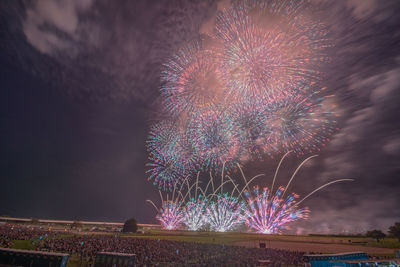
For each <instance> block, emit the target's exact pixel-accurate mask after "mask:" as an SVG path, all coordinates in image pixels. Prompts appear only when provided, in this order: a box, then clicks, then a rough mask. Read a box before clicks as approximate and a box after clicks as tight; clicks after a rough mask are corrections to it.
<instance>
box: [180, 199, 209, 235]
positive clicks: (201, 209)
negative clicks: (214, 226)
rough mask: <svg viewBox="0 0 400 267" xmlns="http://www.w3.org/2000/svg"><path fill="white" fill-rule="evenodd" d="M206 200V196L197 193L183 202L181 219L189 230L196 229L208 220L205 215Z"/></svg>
mask: <svg viewBox="0 0 400 267" xmlns="http://www.w3.org/2000/svg"><path fill="white" fill-rule="evenodd" d="M207 202H208V200H207V198H205V197H203V196H202V195H199V197H198V198H197V197H196V198H192V199H191V200H190V201H189V202H187V203H186V204H185V206H184V208H183V211H182V212H183V219H182V221H183V223H184V224H185V225H186V226H187V227H188V229H189V230H190V231H198V230H200V229H201V228H202V227H203V226H204V225H205V224H206V223H207V222H208V220H207V217H206V216H205V210H206V205H207Z"/></svg>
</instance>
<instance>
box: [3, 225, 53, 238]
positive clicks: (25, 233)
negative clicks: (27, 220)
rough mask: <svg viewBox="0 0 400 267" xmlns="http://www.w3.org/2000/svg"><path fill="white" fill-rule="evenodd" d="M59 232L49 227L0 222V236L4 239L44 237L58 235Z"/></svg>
mask: <svg viewBox="0 0 400 267" xmlns="http://www.w3.org/2000/svg"><path fill="white" fill-rule="evenodd" d="M57 234H58V232H56V231H52V230H50V229H49V228H48V227H46V228H44V227H41V226H32V225H22V224H0V237H1V238H2V239H3V240H9V241H11V240H31V239H33V238H39V239H40V238H44V237H53V236H56V235H57Z"/></svg>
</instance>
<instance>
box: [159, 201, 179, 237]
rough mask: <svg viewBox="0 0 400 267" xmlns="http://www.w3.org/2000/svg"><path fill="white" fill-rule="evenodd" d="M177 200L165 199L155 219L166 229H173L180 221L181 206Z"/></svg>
mask: <svg viewBox="0 0 400 267" xmlns="http://www.w3.org/2000/svg"><path fill="white" fill-rule="evenodd" d="M181 204H182V203H180V202H178V201H172V200H170V201H165V202H164V203H163V204H162V207H161V209H160V211H159V213H158V214H157V216H156V219H157V220H159V221H160V223H161V226H162V227H163V228H164V229H166V230H175V229H177V228H178V227H179V225H180V224H181V222H182V218H183V214H182V207H181Z"/></svg>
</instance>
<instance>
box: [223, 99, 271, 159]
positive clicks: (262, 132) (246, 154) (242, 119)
mask: <svg viewBox="0 0 400 267" xmlns="http://www.w3.org/2000/svg"><path fill="white" fill-rule="evenodd" d="M230 112H231V113H232V118H233V124H234V129H235V132H236V134H237V137H238V140H239V143H240V144H241V146H242V150H243V151H242V155H241V161H245V160H246V159H252V158H257V159H260V158H261V157H262V155H263V152H264V146H265V145H266V142H267V137H268V135H269V128H268V116H267V115H268V112H269V111H268V110H267V108H266V106H265V105H263V104H262V103H260V101H257V102H254V101H251V102H249V103H246V104H240V105H234V106H233V108H232V109H231V110H230Z"/></svg>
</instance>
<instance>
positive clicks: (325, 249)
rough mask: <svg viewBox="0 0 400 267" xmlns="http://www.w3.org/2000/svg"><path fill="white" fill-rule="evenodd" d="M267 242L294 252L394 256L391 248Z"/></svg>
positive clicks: (243, 243)
mask: <svg viewBox="0 0 400 267" xmlns="http://www.w3.org/2000/svg"><path fill="white" fill-rule="evenodd" d="M262 242H265V244H266V247H267V248H277V249H287V250H292V251H305V252H316V253H341V252H354V251H363V252H366V253H367V254H393V253H394V250H393V249H390V248H376V247H367V246H358V245H344V244H321V243H307V242H289V241H275V240H271V241H262ZM258 243H259V241H240V242H235V243H234V245H238V246H246V247H259V244H258Z"/></svg>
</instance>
